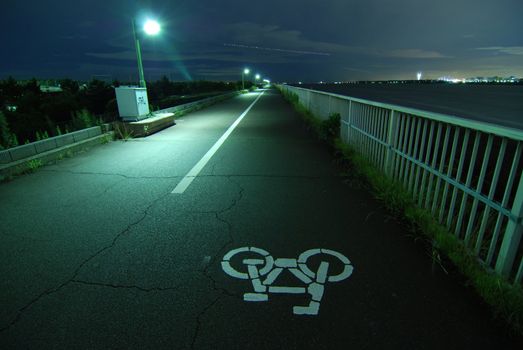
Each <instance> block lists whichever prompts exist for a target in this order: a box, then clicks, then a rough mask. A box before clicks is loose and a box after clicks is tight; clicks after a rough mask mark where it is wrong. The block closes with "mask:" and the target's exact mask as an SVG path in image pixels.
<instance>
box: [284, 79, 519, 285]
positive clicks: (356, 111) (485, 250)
mask: <svg viewBox="0 0 523 350" xmlns="http://www.w3.org/2000/svg"><path fill="white" fill-rule="evenodd" d="M279 88H280V89H281V90H283V91H285V92H290V93H293V94H295V95H297V96H298V100H299V103H300V104H301V105H303V106H304V107H305V108H307V109H308V110H309V111H310V112H312V113H313V114H314V115H316V116H317V117H319V118H322V119H326V118H328V117H329V116H330V115H332V114H335V113H338V114H340V117H341V129H340V134H341V135H340V137H341V139H342V140H343V141H344V142H346V143H347V144H349V145H351V146H352V147H353V148H354V149H356V151H358V152H359V154H360V155H362V156H363V157H365V158H366V159H367V160H368V161H370V162H371V163H372V164H373V165H374V166H376V167H377V168H378V169H380V170H381V171H383V172H384V173H386V174H387V175H388V176H389V177H390V178H392V179H393V180H395V181H396V182H397V183H399V184H401V185H402V186H403V187H404V189H406V190H407V191H409V193H411V195H412V198H413V200H414V201H415V202H416V203H417V204H418V206H419V207H421V208H424V209H426V210H428V211H430V212H431V213H432V215H433V216H434V218H435V219H436V220H437V221H438V222H439V223H440V224H442V225H444V226H446V227H447V229H448V230H449V231H450V232H453V233H454V234H455V235H456V237H457V238H459V239H461V240H462V241H463V242H464V244H465V245H466V246H467V247H468V248H469V249H470V251H472V252H473V253H474V254H475V255H476V256H477V257H478V258H479V260H480V261H482V262H483V263H484V265H485V266H486V267H487V268H491V269H494V270H495V271H496V272H497V273H499V274H501V275H503V276H505V277H507V278H508V279H509V280H511V281H513V282H514V283H516V284H517V283H522V280H523V242H522V239H521V238H522V234H523V226H522V217H523V176H522V172H523V159H522V152H523V132H522V131H519V130H516V129H510V128H506V127H501V126H498V125H493V124H488V123H483V122H479V121H473V120H467V119H463V118H458V117H454V116H449V115H444V114H439V113H431V112H427V111H422V110H417V109H412V108H406V107H401V106H396V105H391V104H385V103H379V102H373V101H368V100H364V99H359V98H353V97H348V96H342V95H337V94H332V93H327V92H322V91H315V90H308V89H303V88H298V87H294V86H288V85H281V86H279Z"/></svg>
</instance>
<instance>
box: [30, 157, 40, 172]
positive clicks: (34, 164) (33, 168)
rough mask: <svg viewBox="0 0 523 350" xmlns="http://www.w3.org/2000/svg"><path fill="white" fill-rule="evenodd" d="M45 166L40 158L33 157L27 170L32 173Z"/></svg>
mask: <svg viewBox="0 0 523 350" xmlns="http://www.w3.org/2000/svg"><path fill="white" fill-rule="evenodd" d="M42 166H43V163H42V161H41V160H40V159H31V160H30V161H28V162H27V171H28V172H30V173H34V172H35V171H36V170H38V168H41V167H42Z"/></svg>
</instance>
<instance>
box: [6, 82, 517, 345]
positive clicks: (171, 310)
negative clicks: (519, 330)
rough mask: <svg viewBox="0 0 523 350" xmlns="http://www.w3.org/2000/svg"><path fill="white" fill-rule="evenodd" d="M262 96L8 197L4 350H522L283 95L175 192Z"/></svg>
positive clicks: (69, 166) (84, 159)
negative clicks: (358, 183) (350, 178)
mask: <svg viewBox="0 0 523 350" xmlns="http://www.w3.org/2000/svg"><path fill="white" fill-rule="evenodd" d="M259 94H260V93H259V92H258V93H251V94H247V95H243V96H239V97H237V98H234V99H232V100H228V101H225V102H223V103H220V104H218V105H215V106H212V107H210V108H208V109H205V110H201V111H198V112H195V113H192V114H190V115H188V116H186V117H184V118H183V119H182V120H179V121H178V124H177V125H176V126H174V127H172V128H169V129H167V130H164V131H162V132H160V133H157V134H155V135H152V136H150V137H148V138H146V139H136V140H131V141H129V142H123V141H117V142H112V143H109V144H107V145H103V146H100V147H98V148H96V149H93V150H91V151H89V152H86V153H84V154H81V155H78V156H76V157H74V158H71V159H66V160H63V161H61V162H59V163H57V164H56V165H52V166H47V167H44V168H42V169H40V170H39V171H37V172H36V173H35V174H32V175H27V176H23V177H20V178H17V179H15V180H14V181H12V182H9V183H4V184H1V185H0V275H1V276H2V278H1V279H0V304H1V308H0V348H1V349H17V348H20V349H342V348H343V349H520V348H521V344H522V343H521V340H520V339H515V338H512V337H511V336H510V335H509V334H508V331H507V330H506V329H505V328H504V326H503V325H502V324H500V323H499V322H496V321H494V320H493V319H492V318H491V314H490V312H489V310H488V309H487V307H486V306H485V305H483V304H482V303H481V302H480V301H479V300H478V298H477V297H476V296H475V295H474V293H473V292H472V291H471V290H470V289H469V288H467V287H465V286H464V285H463V282H462V281H461V280H460V279H459V277H457V276H456V275H454V274H449V275H447V274H446V273H445V272H443V269H442V268H441V267H439V266H438V265H437V264H436V265H433V264H432V260H431V258H430V255H431V253H430V251H427V249H426V247H425V245H424V244H421V243H420V240H416V239H414V237H411V236H410V235H409V233H408V231H407V230H406V229H405V228H404V227H402V226H400V225H399V224H398V223H396V222H395V221H394V220H393V219H392V218H391V217H390V216H388V215H387V213H386V212H384V211H383V210H382V209H380V207H379V205H378V204H377V203H376V202H375V201H374V200H373V199H372V198H371V196H370V195H368V194H367V193H366V192H365V191H364V190H363V189H359V188H357V187H354V186H351V185H350V184H347V183H345V182H344V178H343V177H342V176H341V174H340V169H339V168H338V167H337V165H336V164H335V163H334V162H333V160H332V156H331V154H329V151H328V150H327V149H326V148H325V146H324V145H322V144H321V143H319V142H318V141H317V140H315V139H314V138H313V137H312V136H311V134H310V133H309V132H308V131H307V129H306V128H305V127H304V125H303V123H302V121H301V120H300V118H299V116H298V115H296V114H295V113H294V112H293V110H292V109H291V107H290V106H289V105H288V104H287V103H285V102H284V101H283V99H282V97H281V96H280V95H279V94H278V93H277V92H275V91H274V90H269V91H266V92H264V94H263V95H262V96H261V97H260V98H259V100H258V101H257V102H256V104H254V106H253V107H252V109H251V110H250V111H249V113H247V114H246V115H244V119H243V120H241V122H240V123H239V124H238V126H237V127H236V129H234V130H233V131H232V132H230V135H229V137H228V138H227V139H226V140H224V142H223V143H222V144H221V147H220V148H218V149H215V151H216V152H215V153H214V154H213V155H212V157H207V159H208V162H207V163H206V164H205V165H204V166H203V167H202V168H201V172H200V173H199V174H198V176H195V177H192V178H190V180H193V181H192V182H191V183H190V184H189V186H188V187H187V188H186V190H185V191H184V192H183V193H172V192H173V190H174V189H175V188H176V187H178V185H179V184H180V183H181V182H182V181H184V180H183V179H184V177H185V176H186V174H188V173H189V171H190V170H191V169H193V168H194V167H195V165H197V164H198V162H199V161H200V160H201V159H202V158H203V159H205V155H206V154H207V155H209V153H208V151H209V150H210V149H212V146H213V145H214V144H215V143H216V142H217V141H218V140H220V137H221V136H222V135H223V134H224V133H226V131H227V130H228V129H229V128H230V126H231V125H233V123H234V121H235V120H237V118H238V117H240V116H241V115H242V113H243V112H244V111H245V110H246V109H247V107H248V106H250V105H252V103H253V102H254V101H255V99H256V98H258V97H259ZM222 140H223V139H222ZM200 164H202V163H200ZM186 180H187V179H186ZM252 247H256V248H261V249H263V250H257V249H252ZM242 248H243V249H242ZM320 249H322V250H320ZM234 253H237V254H234ZM271 257H272V258H273V260H272V262H273V264H272V266H271ZM283 258H286V259H283ZM349 260H350V261H349ZM235 271H236V272H235ZM255 292H256V293H255ZM245 294H246V295H245ZM245 298H246V299H248V300H258V301H245V300H244V299H245ZM262 300H266V301H262ZM311 301H312V302H311ZM295 306H298V307H296V308H295ZM300 306H301V308H300ZM304 306H311V307H310V308H303V307H304ZM303 313H308V314H306V315H304V314H303Z"/></svg>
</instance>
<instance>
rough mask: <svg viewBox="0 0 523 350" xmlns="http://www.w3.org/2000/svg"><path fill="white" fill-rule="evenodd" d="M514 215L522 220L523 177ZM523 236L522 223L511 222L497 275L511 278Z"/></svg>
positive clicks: (500, 255)
mask: <svg viewBox="0 0 523 350" xmlns="http://www.w3.org/2000/svg"><path fill="white" fill-rule="evenodd" d="M512 215H514V216H515V217H517V218H520V219H521V217H522V216H523V175H521V177H520V178H519V185H518V191H517V192H516V197H515V198H514V204H513V205H512ZM522 234H523V226H522V223H521V222H514V221H513V220H509V222H508V224H507V228H506V230H505V235H504V236H503V242H502V243H501V248H500V250H499V256H498V260H497V262H496V272H497V273H499V274H501V275H503V276H505V277H509V275H510V272H511V271H512V267H513V266H514V260H515V259H516V255H517V252H518V247H519V242H520V241H521V235H522Z"/></svg>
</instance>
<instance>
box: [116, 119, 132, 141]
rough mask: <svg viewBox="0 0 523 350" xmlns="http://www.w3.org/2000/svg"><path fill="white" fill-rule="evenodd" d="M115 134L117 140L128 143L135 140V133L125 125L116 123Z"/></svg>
mask: <svg viewBox="0 0 523 350" xmlns="http://www.w3.org/2000/svg"><path fill="white" fill-rule="evenodd" d="M114 134H115V136H116V138H118V139H121V140H124V141H127V140H129V139H132V138H133V131H132V130H130V129H129V128H128V127H127V125H126V124H125V123H122V122H115V123H114Z"/></svg>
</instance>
